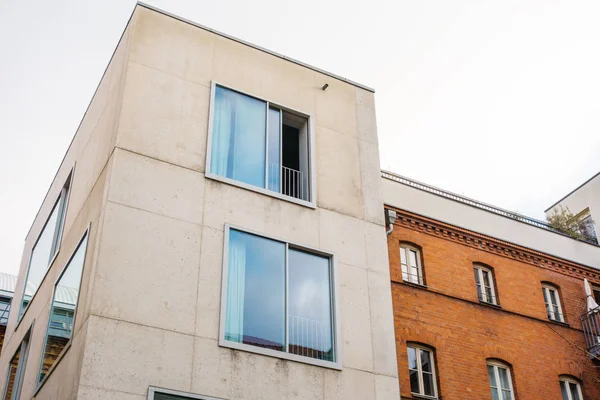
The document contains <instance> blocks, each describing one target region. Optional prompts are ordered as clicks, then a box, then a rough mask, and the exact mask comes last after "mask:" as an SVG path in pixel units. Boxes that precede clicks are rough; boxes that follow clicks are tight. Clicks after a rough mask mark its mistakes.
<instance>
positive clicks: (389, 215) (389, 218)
mask: <svg viewBox="0 0 600 400" xmlns="http://www.w3.org/2000/svg"><path fill="white" fill-rule="evenodd" d="M394 222H396V211H394V210H388V209H387V208H386V210H385V224H386V226H388V227H389V228H388V230H387V231H385V234H386V235H388V236H389V234H390V233H392V231H393V230H394Z"/></svg>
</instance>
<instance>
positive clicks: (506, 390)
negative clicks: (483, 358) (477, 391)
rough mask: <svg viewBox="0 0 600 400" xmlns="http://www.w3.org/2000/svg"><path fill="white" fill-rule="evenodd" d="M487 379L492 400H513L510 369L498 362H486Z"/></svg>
mask: <svg viewBox="0 0 600 400" xmlns="http://www.w3.org/2000/svg"><path fill="white" fill-rule="evenodd" d="M487 371H488V378H489V380H490V390H491V391H492V399H493V400H514V399H515V394H514V390H513V384H512V379H511V377H510V368H509V367H508V365H506V364H502V363H500V362H494V361H488V363H487Z"/></svg>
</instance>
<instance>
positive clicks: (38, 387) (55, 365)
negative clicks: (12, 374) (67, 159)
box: [33, 223, 91, 397]
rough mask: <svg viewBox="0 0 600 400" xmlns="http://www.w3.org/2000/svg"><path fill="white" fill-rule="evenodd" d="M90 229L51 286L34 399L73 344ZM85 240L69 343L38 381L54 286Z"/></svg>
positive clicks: (83, 235)
mask: <svg viewBox="0 0 600 400" xmlns="http://www.w3.org/2000/svg"><path fill="white" fill-rule="evenodd" d="M90 228H91V223H90V224H88V226H87V228H86V230H85V231H84V233H83V234H82V235H81V237H80V239H79V240H78V241H77V244H76V245H75V248H74V249H73V251H72V252H71V255H70V256H69V259H68V260H67V261H66V262H65V264H64V266H63V268H62V271H61V272H60V274H59V275H58V277H57V278H56V280H55V281H54V285H53V286H52V297H51V299H50V309H49V311H48V321H47V322H46V329H45V331H44V341H43V342H42V353H41V356H40V362H39V367H38V369H37V371H36V378H35V379H36V381H37V382H36V386H35V390H34V393H33V396H34V397H35V396H37V394H38V392H39V391H40V389H41V388H42V386H44V384H45V383H46V381H47V380H48V379H49V378H50V376H51V375H52V373H53V372H54V370H55V369H56V367H57V366H58V364H60V362H61V361H62V360H63V358H64V357H65V355H66V354H67V352H68V351H69V349H70V348H71V345H72V344H73V336H75V324H76V323H77V311H78V310H79V300H80V297H81V296H80V294H81V284H82V283H83V273H84V271H85V263H86V262H87V256H88V254H89V253H88V249H89V243H90V230H91V229H90ZM86 239H87V243H86V248H85V253H84V254H83V266H82V267H81V277H80V278H79V291H78V293H77V304H75V308H74V309H73V332H72V334H71V337H70V338H69V341H68V342H67V343H66V344H65V347H64V348H63V349H62V350H61V352H60V353H59V354H58V356H57V357H56V360H54V364H52V366H51V367H50V369H48V372H47V373H46V375H45V376H44V378H43V379H42V380H39V376H40V373H41V372H42V368H43V367H44V355H45V352H46V344H47V341H48V332H49V331H50V323H51V321H52V308H53V304H54V298H55V297H56V286H57V285H58V282H60V279H61V278H62V277H63V275H64V274H65V272H66V271H67V268H68V267H69V265H70V263H71V261H72V260H73V258H74V257H75V255H76V254H77V250H79V247H80V246H81V245H82V243H83V241H84V240H86Z"/></svg>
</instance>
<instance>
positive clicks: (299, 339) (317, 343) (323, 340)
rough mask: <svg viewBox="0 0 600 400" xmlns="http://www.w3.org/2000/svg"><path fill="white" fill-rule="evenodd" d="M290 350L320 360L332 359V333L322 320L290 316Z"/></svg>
mask: <svg viewBox="0 0 600 400" xmlns="http://www.w3.org/2000/svg"><path fill="white" fill-rule="evenodd" d="M289 335H290V339H289V340H290V344H289V351H290V353H293V354H298V355H301V356H305V357H311V358H316V359H318V360H329V361H331V360H332V352H331V334H330V331H329V329H328V328H327V327H325V326H324V325H323V324H322V323H321V322H320V321H316V320H314V319H308V318H303V317H298V316H294V315H292V316H290V321H289Z"/></svg>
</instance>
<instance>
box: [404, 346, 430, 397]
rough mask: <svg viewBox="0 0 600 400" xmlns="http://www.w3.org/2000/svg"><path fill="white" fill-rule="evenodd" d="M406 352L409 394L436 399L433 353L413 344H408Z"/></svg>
mask: <svg viewBox="0 0 600 400" xmlns="http://www.w3.org/2000/svg"><path fill="white" fill-rule="evenodd" d="M407 351H408V374H409V376H410V392H411V393H412V394H416V395H420V396H428V397H431V398H437V382H436V377H435V361H434V356H433V351H432V350H431V349H429V348H427V347H423V346H419V345H415V344H409V345H408V347H407Z"/></svg>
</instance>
